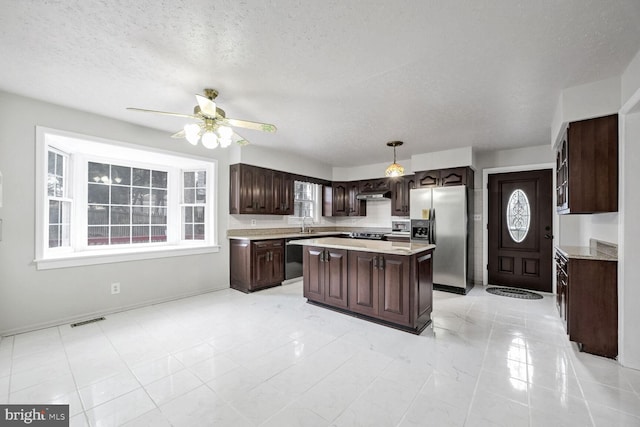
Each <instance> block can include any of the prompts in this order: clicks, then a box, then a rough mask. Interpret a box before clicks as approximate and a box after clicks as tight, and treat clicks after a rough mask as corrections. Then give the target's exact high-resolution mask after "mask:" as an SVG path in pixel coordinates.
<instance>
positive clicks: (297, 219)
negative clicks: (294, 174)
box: [287, 184, 322, 225]
mask: <svg viewBox="0 0 640 427" xmlns="http://www.w3.org/2000/svg"><path fill="white" fill-rule="evenodd" d="M314 188H315V192H316V194H315V197H316V202H315V204H316V209H315V215H314V216H313V217H307V218H308V219H311V222H307V223H306V225H309V224H314V225H317V224H320V219H321V217H322V185H317V184H316V186H315V187H314ZM303 219H304V218H303V217H301V216H295V215H289V216H288V218H287V224H292V225H296V224H299V225H302V220H303Z"/></svg>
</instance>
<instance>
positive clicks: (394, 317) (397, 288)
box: [378, 255, 411, 326]
mask: <svg viewBox="0 0 640 427" xmlns="http://www.w3.org/2000/svg"><path fill="white" fill-rule="evenodd" d="M409 258H410V257H406V256H401V255H379V256H378V271H379V283H378V290H379V294H380V296H379V301H378V304H379V312H378V317H379V318H380V319H383V320H388V321H389V322H393V323H399V324H403V325H408V326H411V325H410V322H409V313H410V311H411V310H410V307H409V289H410V286H409V283H410V277H409V274H410V268H409Z"/></svg>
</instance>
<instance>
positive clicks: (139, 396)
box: [86, 388, 155, 426]
mask: <svg viewBox="0 0 640 427" xmlns="http://www.w3.org/2000/svg"><path fill="white" fill-rule="evenodd" d="M154 408H155V405H154V403H153V401H152V400H151V399H150V398H149V396H148V395H147V393H146V392H145V391H144V390H143V389H141V388H140V389H137V390H134V391H132V392H130V393H127V394H125V395H123V396H120V397H118V398H116V399H113V400H110V401H109V402H107V403H105V404H102V405H100V406H97V407H95V408H93V409H89V410H88V411H86V414H87V418H88V419H89V423H90V424H91V425H92V426H118V425H122V424H124V423H126V422H128V421H131V420H133V419H135V418H137V417H139V416H141V415H142V414H144V413H146V412H149V411H151V410H152V409H154Z"/></svg>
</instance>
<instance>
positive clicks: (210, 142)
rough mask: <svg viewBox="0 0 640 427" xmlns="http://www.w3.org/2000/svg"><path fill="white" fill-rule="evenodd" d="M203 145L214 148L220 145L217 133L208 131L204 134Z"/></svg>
mask: <svg viewBox="0 0 640 427" xmlns="http://www.w3.org/2000/svg"><path fill="white" fill-rule="evenodd" d="M202 145H204V146H205V148H208V149H210V150H213V149H214V148H216V147H217V146H218V137H217V136H216V134H215V133H213V132H209V131H207V132H205V133H203V134H202Z"/></svg>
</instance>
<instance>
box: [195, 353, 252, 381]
mask: <svg viewBox="0 0 640 427" xmlns="http://www.w3.org/2000/svg"><path fill="white" fill-rule="evenodd" d="M239 366H240V365H239V364H238V363H236V362H235V361H233V360H232V359H230V358H228V357H227V356H225V355H224V354H220V355H217V356H214V357H211V358H209V359H206V360H203V361H201V362H199V363H196V364H194V365H192V366H190V367H189V371H191V372H193V373H194V374H195V375H196V376H197V377H198V378H200V380H202V381H203V382H209V381H211V380H212V379H214V378H217V377H219V376H221V375H224V374H226V373H227V372H230V371H232V370H234V369H236V368H238V367H239Z"/></svg>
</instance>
